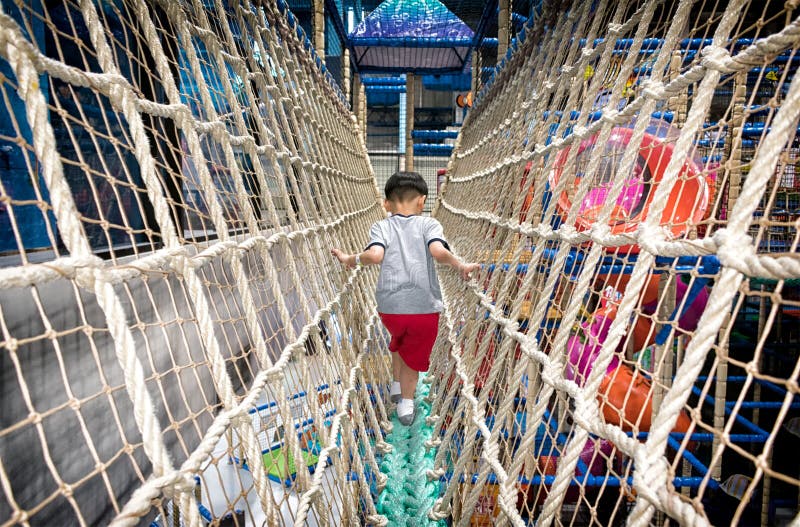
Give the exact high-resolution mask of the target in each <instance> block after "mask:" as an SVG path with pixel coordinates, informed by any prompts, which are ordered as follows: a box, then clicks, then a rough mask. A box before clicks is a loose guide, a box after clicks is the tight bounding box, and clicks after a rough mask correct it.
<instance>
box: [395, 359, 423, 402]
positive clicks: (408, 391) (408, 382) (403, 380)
mask: <svg viewBox="0 0 800 527" xmlns="http://www.w3.org/2000/svg"><path fill="white" fill-rule="evenodd" d="M400 362H402V364H401V366H400V393H401V394H402V397H403V399H413V398H414V392H415V391H416V389H417V381H418V380H419V372H418V371H417V370H415V369H413V368H411V367H409V366H408V365H407V364H406V363H405V361H403V359H400Z"/></svg>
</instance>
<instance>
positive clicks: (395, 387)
mask: <svg viewBox="0 0 800 527" xmlns="http://www.w3.org/2000/svg"><path fill="white" fill-rule="evenodd" d="M389 399H391V401H392V402H393V403H395V404H397V403H399V402H400V382H398V381H394V382H393V383H392V386H391V387H390V388H389Z"/></svg>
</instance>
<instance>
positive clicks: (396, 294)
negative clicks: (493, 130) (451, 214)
mask: <svg viewBox="0 0 800 527" xmlns="http://www.w3.org/2000/svg"><path fill="white" fill-rule="evenodd" d="M384 194H385V195H386V199H385V200H384V202H383V207H384V208H385V209H386V211H387V212H389V213H390V214H391V216H389V217H388V218H386V219H384V220H381V221H379V222H377V223H375V224H373V225H372V228H371V229H370V233H369V243H368V244H367V247H366V249H365V250H364V252H362V253H360V254H346V253H343V252H342V251H340V250H339V249H333V250H332V251H331V252H332V253H333V255H334V256H336V258H337V259H338V260H339V261H340V262H341V263H343V264H344V265H347V266H348V267H355V266H359V265H376V264H377V265H380V266H381V272H380V275H379V277H378V286H377V289H376V291H375V296H376V299H377V303H378V313H379V314H380V316H381V320H382V321H383V325H384V326H386V329H387V330H388V331H389V334H390V335H391V336H392V340H391V342H390V343H389V350H390V351H391V352H392V374H393V377H394V379H393V380H394V382H392V387H391V389H390V391H389V393H390V395H391V399H392V402H395V403H397V418H398V420H399V421H400V422H401V423H402V424H404V425H406V426H408V425H410V424H411V423H412V422H413V421H414V390H415V389H416V387H417V379H418V378H419V372H421V371H422V372H424V371H427V370H428V366H429V359H430V355H431V350H432V349H433V344H434V342H436V334H437V333H438V330H439V313H440V312H441V311H442V309H443V307H444V306H443V305H442V292H441V290H440V289H439V278H438V276H437V275H436V267H435V265H434V263H433V260H436V261H437V262H439V263H441V264H445V265H449V266H450V267H453V268H455V269H457V270H458V271H459V272H460V274H461V277H462V278H463V279H464V280H467V279H469V275H470V273H471V272H472V271H474V270H476V269H478V268H479V267H480V266H479V265H478V264H468V263H463V262H461V261H459V260H458V258H457V257H456V256H455V255H454V254H453V253H451V252H450V250H449V247H448V245H447V242H446V241H445V240H444V234H443V231H442V225H441V224H440V223H439V222H438V221H436V220H435V219H433V218H429V217H423V216H420V214H421V213H422V208H423V206H424V204H425V198H427V197H428V185H427V184H426V183H425V180H424V179H422V176H420V175H419V174H417V173H416V172H397V173H395V174H393V175H392V176H391V177H390V178H389V180H388V181H387V182H386V187H385V188H384Z"/></svg>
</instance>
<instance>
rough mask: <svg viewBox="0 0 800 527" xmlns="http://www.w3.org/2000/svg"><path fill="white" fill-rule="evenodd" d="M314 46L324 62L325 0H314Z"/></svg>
mask: <svg viewBox="0 0 800 527" xmlns="http://www.w3.org/2000/svg"><path fill="white" fill-rule="evenodd" d="M314 48H316V50H317V55H319V58H320V60H322V63H323V64H324V63H325V0H314Z"/></svg>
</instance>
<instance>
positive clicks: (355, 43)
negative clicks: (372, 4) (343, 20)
mask: <svg viewBox="0 0 800 527" xmlns="http://www.w3.org/2000/svg"><path fill="white" fill-rule="evenodd" d="M472 39H473V32H472V30H471V29H470V28H469V26H467V25H466V24H465V23H464V22H462V21H461V20H460V19H459V18H458V17H457V16H456V15H455V14H453V13H452V12H451V11H449V10H448V9H447V7H445V5H444V4H442V3H441V2H440V1H439V0H385V1H384V2H382V3H381V4H380V5H379V6H378V7H376V8H375V10H374V11H372V13H370V14H369V15H368V16H367V17H366V18H364V20H362V21H361V22H360V23H359V24H358V26H356V28H355V29H354V30H353V32H352V33H351V34H350V37H349V40H350V44H351V46H352V47H353V52H354V53H355V57H354V62H355V64H356V66H357V67H358V69H359V71H365V72H368V71H376V72H380V73H390V72H402V73H405V72H419V73H458V72H461V71H462V70H463V69H464V65H465V64H466V61H467V58H468V55H469V51H470V47H471V46H472Z"/></svg>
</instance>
